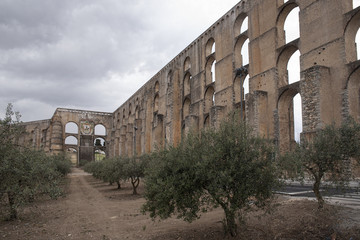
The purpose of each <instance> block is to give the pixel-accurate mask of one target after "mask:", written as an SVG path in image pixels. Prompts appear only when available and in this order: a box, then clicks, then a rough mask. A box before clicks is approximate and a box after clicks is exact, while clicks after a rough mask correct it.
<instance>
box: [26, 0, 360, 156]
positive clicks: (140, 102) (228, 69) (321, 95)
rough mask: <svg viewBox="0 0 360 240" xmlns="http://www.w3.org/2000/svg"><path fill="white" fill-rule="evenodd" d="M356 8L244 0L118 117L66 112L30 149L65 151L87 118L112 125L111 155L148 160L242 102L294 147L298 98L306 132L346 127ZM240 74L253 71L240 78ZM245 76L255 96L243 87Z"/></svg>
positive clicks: (41, 130)
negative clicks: (290, 33) (291, 25)
mask: <svg viewBox="0 0 360 240" xmlns="http://www.w3.org/2000/svg"><path fill="white" fill-rule="evenodd" d="M353 4H354V1H353V0H341V1H339V0H308V1H301V0H288V1H284V0H276V1H274V0H242V1H240V2H239V3H238V4H236V5H235V6H234V7H233V8H231V9H230V10H229V11H228V12H226V13H225V15H224V16H222V17H221V18H220V19H219V20H218V21H216V22H215V23H214V24H213V25H211V26H209V28H208V29H207V30H206V31H205V32H203V33H202V34H200V36H199V37H198V38H196V39H194V41H192V42H191V43H189V45H188V46H187V47H186V48H185V49H183V50H182V51H181V52H180V53H179V54H178V55H177V56H176V57H175V58H173V59H172V60H170V62H169V63H167V64H166V65H165V66H164V67H163V68H162V69H160V70H159V72H158V73H156V74H155V75H154V76H153V77H152V78H151V79H149V81H148V82H146V83H145V84H144V85H143V86H142V87H141V88H140V89H138V90H137V91H136V92H135V93H134V94H133V95H132V96H131V97H130V98H129V99H128V100H126V101H125V102H124V103H123V104H122V105H121V106H119V108H118V109H116V110H115V111H114V112H113V113H97V112H89V111H81V110H62V109H58V110H57V111H56V112H55V114H54V116H53V117H52V119H51V120H44V121H39V122H36V123H35V122H34V123H28V124H27V125H26V126H27V131H28V133H29V135H28V136H27V138H24V139H22V142H23V143H24V144H31V145H32V146H39V147H40V146H41V147H42V148H44V149H46V150H48V151H52V152H60V151H64V150H65V148H66V147H65V145H64V139H65V136H66V134H64V131H65V130H64V129H65V124H66V123H67V122H69V121H73V122H75V123H76V124H78V126H79V129H80V131H81V129H82V128H81V121H82V120H84V121H85V120H86V121H89V123H90V126H92V125H91V124H94V126H95V125H96V124H99V123H101V124H103V125H104V126H105V127H106V129H107V132H106V136H101V137H103V138H104V142H105V143H106V153H107V154H108V155H109V156H118V155H133V154H142V153H146V152H150V151H152V150H154V149H155V148H156V146H164V145H165V144H177V143H178V142H179V141H180V139H181V133H182V128H183V127H184V126H185V127H186V126H187V125H188V126H192V127H194V129H201V128H206V127H212V126H217V124H218V122H220V121H221V120H222V119H223V118H224V117H225V116H226V115H227V114H228V113H229V112H231V111H233V110H234V109H236V108H239V104H240V105H241V106H242V108H241V109H242V110H243V111H242V112H243V113H244V116H246V118H245V121H246V122H248V123H249V124H251V125H252V126H253V127H254V130H255V131H256V132H257V133H258V134H259V135H261V136H264V137H267V138H269V139H272V140H276V141H277V142H278V143H279V147H280V148H281V149H283V150H288V149H290V148H291V146H292V144H293V143H294V134H293V122H294V119H293V117H292V116H293V114H292V113H293V112H294V110H293V109H294V106H293V102H292V99H293V97H294V96H295V95H296V94H300V95H301V103H302V106H301V109H302V120H303V132H302V134H303V135H304V134H305V135H306V134H310V133H312V132H314V131H316V130H317V129H319V128H321V127H323V126H324V124H328V123H331V122H336V123H337V124H340V123H341V121H343V119H344V117H346V116H348V115H351V116H357V117H358V116H360V107H359V100H358V99H359V88H360V85H359V82H360V80H359V65H360V63H359V61H360V60H359V56H358V55H359V54H358V55H357V54H356V49H357V48H358V46H357V45H356V41H355V40H356V36H357V34H359V28H360V7H353ZM297 9H299V13H297V12H296V14H297V15H298V18H299V23H298V25H299V29H300V30H301V31H299V33H298V35H297V36H296V39H294V40H291V41H288V40H289V39H287V38H286V32H285V30H286V26H285V22H286V19H287V18H288V16H289V14H290V13H291V12H292V11H297ZM265 10H266V12H265ZM328 13H331V14H328ZM319 26H321V27H319ZM247 41H248V56H249V58H248V59H249V63H248V64H246V63H247V62H246V61H244V55H245V54H244V52H246V49H245V48H244V45H246V44H247ZM357 44H358V45H360V44H359V43H357ZM215 46H216V49H215ZM297 51H299V52H297ZM294 53H296V54H297V53H301V54H300V57H299V61H298V62H299V63H297V65H299V66H298V70H296V71H297V74H298V75H300V77H298V78H299V79H295V80H294V81H293V80H290V81H289V73H288V71H290V70H289V68H290V67H291V66H289V60H290V59H291V57H292V56H293V54H294ZM290 65H291V64H290ZM239 68H241V69H242V70H244V71H245V69H246V73H245V72H244V74H243V75H241V76H237V74H236V72H237V70H238V69H239ZM215 70H216V71H215ZM214 73H215V74H214ZM246 77H248V79H249V84H248V85H249V90H248V93H245V90H244V88H243V82H244V81H245V78H246ZM246 85H247V84H246ZM244 96H245V99H244V98H243V97H244ZM75 115H76V116H78V117H75ZM70 116H72V117H70ZM184 123H185V124H184ZM69 134H70V133H69ZM72 134H73V135H74V133H72ZM79 135H80V136H79ZM90 136H91V137H90V138H92V141H91V145H93V138H94V137H100V136H95V135H90ZM77 138H78V140H79V142H80V143H79V146H78V147H79V151H78V154H79V156H80V155H81V154H82V152H83V151H86V150H84V149H86V148H83V147H85V146H83V144H84V143H86V141H85V142H84V138H82V136H81V134H78V135H77ZM75 150H76V149H75Z"/></svg>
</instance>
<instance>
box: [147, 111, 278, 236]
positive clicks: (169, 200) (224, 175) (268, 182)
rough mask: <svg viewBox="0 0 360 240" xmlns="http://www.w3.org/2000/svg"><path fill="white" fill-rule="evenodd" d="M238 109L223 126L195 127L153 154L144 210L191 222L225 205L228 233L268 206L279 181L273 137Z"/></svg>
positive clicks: (153, 215)
mask: <svg viewBox="0 0 360 240" xmlns="http://www.w3.org/2000/svg"><path fill="white" fill-rule="evenodd" d="M235 116H236V115H233V116H230V117H229V118H228V119H227V120H225V121H224V122H222V123H221V125H220V127H219V128H218V129H208V130H204V131H202V132H201V133H200V134H193V133H189V134H188V135H187V136H184V137H183V140H182V141H181V143H180V144H179V145H178V146H176V147H174V146H169V147H167V148H165V149H163V150H159V151H157V152H155V153H153V154H152V156H151V159H152V161H151V165H150V167H149V168H148V169H147V171H146V175H145V194H144V197H145V199H146V203H145V204H144V206H143V211H144V212H150V216H151V217H152V218H155V217H159V218H161V219H165V218H168V217H170V216H171V215H177V217H178V218H183V219H184V220H185V221H188V222H191V221H193V220H195V219H197V218H199V217H200V215H201V213H203V212H206V211H208V210H209V209H212V208H217V207H221V208H222V210H223V211H224V214H225V219H224V221H223V226H224V230H225V232H226V233H228V234H230V235H232V236H235V235H236V234H237V225H238V224H239V223H242V222H243V221H244V219H245V218H244V217H245V215H246V213H247V212H249V211H252V210H255V209H268V207H269V206H271V202H272V199H273V196H274V194H273V193H274V192H273V190H274V189H276V187H278V186H279V180H278V174H277V169H276V168H275V167H276V165H275V157H276V151H275V148H274V145H273V144H272V142H270V141H268V140H266V139H263V138H260V137H257V136H256V135H255V134H254V133H253V132H252V131H251V130H250V129H249V128H248V127H247V126H246V125H245V124H242V123H240V122H239V120H238V118H237V117H235Z"/></svg>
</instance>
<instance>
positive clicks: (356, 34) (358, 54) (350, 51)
mask: <svg viewBox="0 0 360 240" xmlns="http://www.w3.org/2000/svg"><path fill="white" fill-rule="evenodd" d="M345 53H346V60H347V62H348V63H350V62H354V61H357V60H359V59H360V11H357V12H356V13H355V15H354V16H353V17H352V18H351V19H350V20H349V22H348V23H347V25H346V29H345Z"/></svg>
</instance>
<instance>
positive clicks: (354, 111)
mask: <svg viewBox="0 0 360 240" xmlns="http://www.w3.org/2000/svg"><path fill="white" fill-rule="evenodd" d="M347 93H348V94H347V97H348V106H349V114H350V116H352V117H353V118H354V119H355V120H357V121H360V68H358V69H357V70H355V71H354V72H353V73H352V74H351V75H350V77H349V80H348V84H347Z"/></svg>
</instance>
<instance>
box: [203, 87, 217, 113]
mask: <svg viewBox="0 0 360 240" xmlns="http://www.w3.org/2000/svg"><path fill="white" fill-rule="evenodd" d="M214 97H215V90H214V88H213V87H211V86H210V87H208V88H207V89H206V92H205V96H204V113H210V109H211V107H212V106H214V105H215V102H214Z"/></svg>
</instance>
